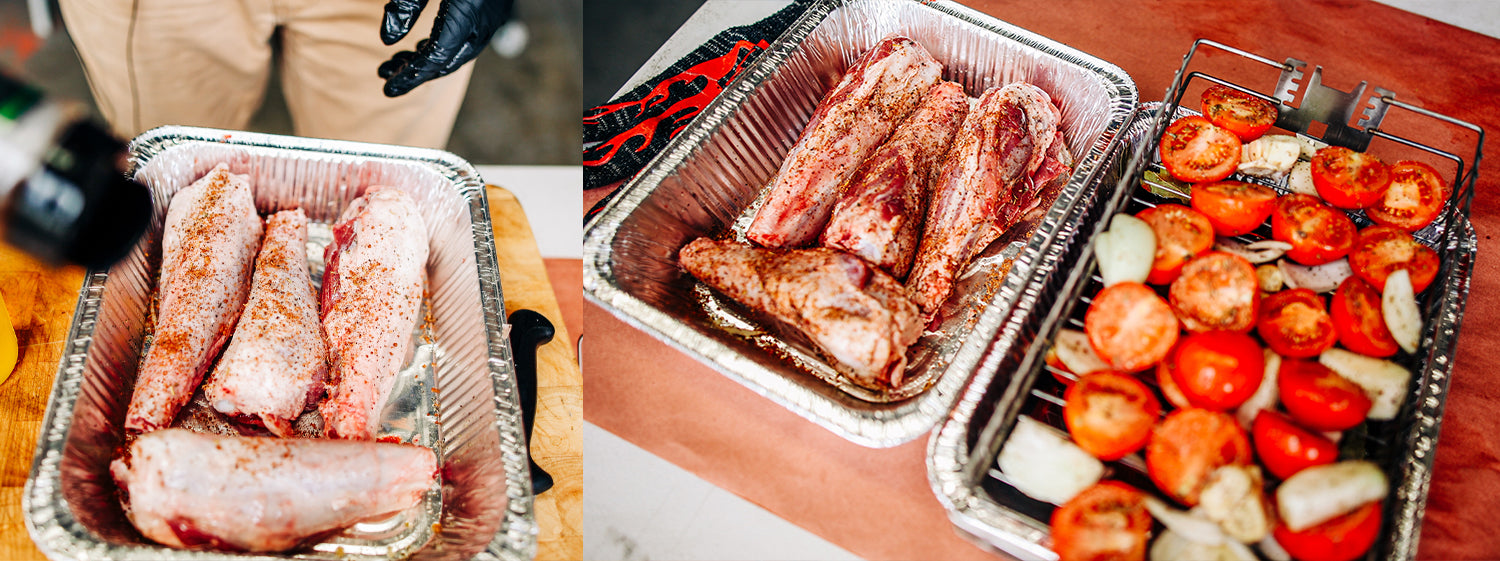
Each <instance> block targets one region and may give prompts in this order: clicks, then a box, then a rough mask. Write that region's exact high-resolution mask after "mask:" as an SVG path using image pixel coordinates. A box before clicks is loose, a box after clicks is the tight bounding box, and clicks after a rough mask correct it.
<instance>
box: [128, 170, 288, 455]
mask: <svg viewBox="0 0 1500 561" xmlns="http://www.w3.org/2000/svg"><path fill="white" fill-rule="evenodd" d="M260 237H261V222H260V216H258V215H257V214H256V213H255V200H254V197H253V196H252V195H251V193H250V181H249V179H248V177H247V176H244V175H235V174H232V173H229V168H228V167H226V166H225V165H224V164H219V166H218V167H215V168H214V169H213V171H210V172H208V175H205V176H203V177H202V178H201V179H199V180H198V181H195V182H193V184H192V185H189V186H187V187H184V188H182V190H180V191H178V192H177V193H176V194H175V195H173V196H172V202H171V204H170V205H169V206H168V207H167V219H166V224H165V226H164V230H163V234H162V260H161V280H160V282H159V283H158V285H157V298H158V300H159V304H158V307H157V312H156V333H155V336H154V337H153V340H152V343H151V348H150V349H148V350H147V351H146V360H145V362H144V363H143V364H142V365H141V371H140V374H139V375H137V376H136V380H135V390H134V392H133V393H132V394H131V396H130V406H129V409H128V410H127V411H126V413H125V429H126V430H127V431H130V432H134V433H143V432H150V431H153V430H157V429H160V428H165V427H167V426H168V425H171V424H172V420H173V418H175V417H176V416H177V412H178V411H179V410H181V409H182V406H183V405H184V404H186V403H187V402H188V400H189V399H191V398H192V396H193V392H194V391H196V390H197V389H198V385H199V384H200V383H202V381H203V374H204V373H205V372H207V371H208V368H209V366H210V365H212V364H213V358H214V356H216V355H217V354H218V352H219V349H220V348H222V347H223V346H224V343H225V341H228V340H229V334H230V333H231V332H232V331H234V325H235V322H236V321H237V320H239V317H240V311H241V309H242V308H243V307H244V305H245V298H246V296H247V295H248V294H249V293H250V271H251V269H252V267H253V265H254V263H255V252H256V250H257V248H259V247H260Z"/></svg>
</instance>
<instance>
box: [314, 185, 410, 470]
mask: <svg viewBox="0 0 1500 561" xmlns="http://www.w3.org/2000/svg"><path fill="white" fill-rule="evenodd" d="M333 237H334V243H332V244H329V245H328V247H327V248H325V250H324V252H323V253H324V261H325V263H326V264H327V267H326V270H325V272H324V273H323V291H322V293H321V295H320V296H321V298H322V304H323V305H322V315H323V331H324V333H325V334H327V336H328V346H329V349H330V351H331V354H332V360H333V368H332V369H331V372H332V373H333V376H332V379H331V380H330V383H331V386H332V388H331V390H330V392H329V396H328V400H326V401H324V402H323V404H322V405H321V406H320V407H319V408H318V410H319V412H320V413H322V416H323V427H324V430H325V432H326V433H327V435H328V436H330V437H334V438H349V439H356V440H369V439H372V438H374V437H375V434H376V433H377V432H379V430H380V410H381V407H382V406H384V405H385V401H386V398H387V397H389V396H390V393H391V388H392V387H393V386H394V384H395V381H396V373H397V372H399V371H400V370H401V365H402V363H403V362H405V360H406V351H407V348H408V347H410V345H411V338H412V330H413V328H414V327H415V326H416V322H417V312H418V310H419V308H420V307H421V304H422V281H423V273H424V272H425V268H426V265H427V227H426V225H425V224H424V223H423V221H422V217H421V215H420V214H418V211H417V207H416V204H415V203H413V202H412V200H411V197H410V196H408V195H407V194H406V193H404V192H402V191H400V190H398V189H395V188H392V187H371V188H370V189H369V190H368V191H367V192H366V193H365V195H364V196H363V197H360V198H358V199H355V200H354V202H353V203H352V204H350V205H349V208H348V209H347V210H345V211H344V214H343V216H341V217H340V219H339V223H338V224H337V225H335V226H334V227H333Z"/></svg>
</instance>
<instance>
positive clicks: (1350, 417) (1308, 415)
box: [1276, 358, 1372, 432]
mask: <svg viewBox="0 0 1500 561" xmlns="http://www.w3.org/2000/svg"><path fill="white" fill-rule="evenodd" d="M1276 382H1277V384H1276V389H1277V390H1279V391H1280V392H1281V404H1282V405H1283V406H1285V407H1286V410H1287V412H1288V413H1291V414H1292V418H1293V419H1296V420H1297V423H1298V424H1300V425H1302V426H1304V427H1307V428H1310V429H1313V430H1316V431H1320V432H1327V431H1335V430H1345V429H1348V428H1351V427H1353V426H1354V425H1358V424H1360V423H1361V422H1364V420H1365V415H1367V414H1369V412H1370V406H1371V405H1372V403H1371V402H1370V398H1369V396H1366V395H1365V391H1364V389H1362V388H1360V387H1359V386H1358V385H1357V384H1355V383H1354V382H1350V381H1349V380H1346V379H1344V377H1343V376H1339V375H1338V374H1337V373H1335V372H1334V371H1332V370H1329V369H1328V367H1327V366H1323V365H1322V364H1319V363H1316V362H1310V361H1306V360H1297V359H1291V358H1286V359H1282V360H1281V370H1280V371H1278V372H1277V376H1276Z"/></svg>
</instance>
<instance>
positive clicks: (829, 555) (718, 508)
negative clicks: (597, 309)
mask: <svg viewBox="0 0 1500 561" xmlns="http://www.w3.org/2000/svg"><path fill="white" fill-rule="evenodd" d="M1377 1H1379V2H1382V3H1384V4H1388V5H1391V6H1395V7H1397V8H1401V9H1403V10H1407V11H1410V12H1414V13H1417V14H1421V15H1424V16H1427V17H1430V18H1433V19H1436V20H1439V21H1442V22H1445V23H1449V24H1452V25H1455V26H1458V27H1463V28H1466V29H1470V30H1473V31H1477V32H1479V33H1483V34H1485V35H1489V36H1491V37H1500V0H1377ZM787 3H788V2H787V1H786V0H708V1H707V2H706V3H705V4H704V6H703V8H701V9H700V10H699V11H698V13H697V14H695V15H694V16H693V17H692V18H691V19H689V20H688V22H687V23H686V24H684V25H683V27H682V29H680V30H679V31H678V32H677V34H676V35H674V36H673V37H672V38H671V39H670V40H668V42H667V43H666V44H665V45H663V47H662V48H661V49H660V50H659V51H657V53H656V55H655V56H653V57H652V59H651V60H650V61H648V62H647V63H646V65H645V66H644V67H642V69H641V70H640V71H638V72H637V73H636V75H635V76H634V77H633V78H632V79H631V81H630V82H628V83H627V84H626V86H625V87H623V88H621V91H624V90H627V89H629V88H630V87H633V86H635V85H636V84H638V83H640V82H641V81H643V80H645V79H647V78H649V77H651V76H653V75H655V74H656V73H658V72H660V70H661V69H662V68H665V67H666V66H667V65H669V64H671V63H672V62H673V61H675V60H676V59H677V58H678V57H680V56H682V55H683V54H686V52H687V51H688V50H690V49H692V48H693V47H696V46H697V45H698V44H700V43H702V42H703V41H705V40H707V39H708V38H709V37H712V36H713V35H714V34H715V33H718V32H719V31H721V30H723V29H725V28H728V27H731V26H734V25H742V24H744V23H749V22H752V21H755V20H757V19H759V18H761V17H764V16H766V15H769V14H771V13H773V12H775V11H776V10H777V9H779V8H780V7H781V6H784V5H786V4H787ZM529 212H530V211H528V213H529ZM536 222H537V220H536V219H533V224H535V223H536ZM583 448H584V469H583V472H584V487H585V490H584V496H585V497H587V498H586V500H585V501H584V510H583V524H584V540H583V554H584V558H585V559H595V560H609V559H620V560H628V561H638V560H646V559H655V560H671V559H683V560H687V559H694V560H739V559H747V560H748V559H763V560H781V559H787V560H844V559H857V557H855V556H854V555H853V554H852V553H849V552H848V551H846V550H844V549H841V548H839V547H838V546H835V545H833V544H831V543H829V542H828V541H826V540H823V539H821V538H819V537H817V536H814V535H812V534H810V533H808V532H807V531H806V530H803V529H801V528H799V527H797V526H796V525H794V524H791V523H790V522H787V521H786V520H783V519H781V518H779V517H777V516H776V515H774V514H771V513H770V512H768V511H766V510H765V509H763V508H760V507H759V506H756V505H755V504H753V503H751V502H749V501H746V500H744V499H742V498H740V497H738V496H735V495H733V494H731V493H729V492H727V491H724V490H723V489H720V488H718V487H715V486H713V485H712V484H710V483H708V482H706V481H704V480H703V479H701V478H699V477H697V476H696V475H693V474H692V473H689V472H687V471H685V470H683V469H680V468H678V467H677V466H674V465H672V464H670V463H668V462H666V461H665V460H662V459H660V458H658V457H656V456H654V455H652V454H651V453H649V452H646V451H645V450H642V449H641V448H639V447H636V446H635V445H633V444H630V443H629V442H626V441H624V440H622V439H620V438H619V437H616V436H614V435H613V434H610V433H609V432H607V431H605V430H603V429H601V428H599V427H597V426H594V425H592V424H589V423H585V424H584V431H583Z"/></svg>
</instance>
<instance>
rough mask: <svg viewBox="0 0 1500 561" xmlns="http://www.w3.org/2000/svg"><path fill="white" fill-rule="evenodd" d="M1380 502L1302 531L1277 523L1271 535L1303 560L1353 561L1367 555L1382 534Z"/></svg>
mask: <svg viewBox="0 0 1500 561" xmlns="http://www.w3.org/2000/svg"><path fill="white" fill-rule="evenodd" d="M1380 508H1381V507H1380V501H1371V502H1370V503H1369V504H1366V505H1364V506H1362V507H1359V508H1357V509H1354V511H1352V512H1350V513H1348V514H1345V515H1343V516H1339V517H1337V518H1334V519H1332V520H1329V521H1327V522H1324V523H1322V524H1319V525H1317V526H1313V527H1311V528H1308V529H1306V530H1303V531H1301V532H1293V531H1291V530H1290V529H1288V528H1287V527H1286V525H1285V524H1280V523H1278V524H1276V528H1275V529H1273V530H1271V535H1272V536H1273V537H1275V538H1276V543H1278V544H1281V548H1282V549H1285V550H1286V552H1287V553H1288V554H1289V555H1291V556H1292V557H1293V558H1296V559H1299V560H1301V561H1353V560H1355V559H1359V558H1361V557H1364V556H1365V553H1367V552H1369V551H1370V546H1372V545H1375V538H1377V537H1379V535H1380Z"/></svg>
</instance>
